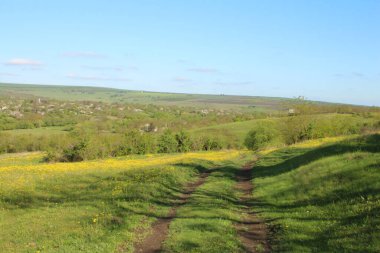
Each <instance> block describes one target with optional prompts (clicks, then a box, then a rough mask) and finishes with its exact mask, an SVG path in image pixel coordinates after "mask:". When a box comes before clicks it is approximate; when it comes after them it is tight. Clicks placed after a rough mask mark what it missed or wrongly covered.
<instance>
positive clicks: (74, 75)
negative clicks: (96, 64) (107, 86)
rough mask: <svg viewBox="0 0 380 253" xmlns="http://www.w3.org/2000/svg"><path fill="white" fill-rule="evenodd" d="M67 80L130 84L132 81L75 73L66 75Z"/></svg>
mask: <svg viewBox="0 0 380 253" xmlns="http://www.w3.org/2000/svg"><path fill="white" fill-rule="evenodd" d="M66 77H67V78H71V79H77V80H87V81H113V82H128V81H131V80H130V79H128V78H119V77H104V76H84V75H78V74H75V73H70V74H67V75H66Z"/></svg>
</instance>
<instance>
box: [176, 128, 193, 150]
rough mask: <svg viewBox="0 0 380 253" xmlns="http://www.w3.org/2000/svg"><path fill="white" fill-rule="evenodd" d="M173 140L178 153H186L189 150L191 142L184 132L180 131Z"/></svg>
mask: <svg viewBox="0 0 380 253" xmlns="http://www.w3.org/2000/svg"><path fill="white" fill-rule="evenodd" d="M175 138H176V140H177V151H178V152H188V151H190V150H191V146H192V141H191V139H190V136H189V135H188V134H187V133H186V132H184V131H180V132H179V133H177V134H176V135H175Z"/></svg>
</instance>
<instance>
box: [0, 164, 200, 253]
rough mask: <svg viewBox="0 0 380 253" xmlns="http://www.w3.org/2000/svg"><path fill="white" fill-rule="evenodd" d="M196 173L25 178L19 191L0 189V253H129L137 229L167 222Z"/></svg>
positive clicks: (139, 172) (145, 171)
mask: <svg viewBox="0 0 380 253" xmlns="http://www.w3.org/2000/svg"><path fill="white" fill-rule="evenodd" d="M28 173H29V174H32V173H33V172H24V174H28ZM197 173H198V171H197V168H194V167H185V166H181V165H177V166H175V168H173V166H164V167H161V168H159V167H158V168H157V167H155V168H143V169H129V170H125V171H123V170H116V171H115V170H110V171H107V170H98V171H96V170H95V171H94V170H90V172H88V173H80V174H78V173H77V172H75V171H74V172H59V173H58V172H57V173H56V174H54V173H52V174H46V175H42V177H41V175H38V176H37V175H36V176H35V177H33V175H30V176H29V177H26V176H25V177H24V178H26V180H28V182H26V183H25V182H14V183H15V184H16V186H17V185H18V184H19V185H20V187H19V188H17V187H13V188H12V190H9V189H8V188H7V186H6V185H3V186H2V187H0V238H1V240H0V252H38V251H40V252H114V251H118V252H131V251H132V247H133V242H134V241H136V240H138V238H139V236H140V237H141V236H143V234H140V235H139V234H136V233H135V231H136V229H138V228H140V229H141V228H142V229H147V228H148V227H149V225H150V223H151V222H152V221H153V220H154V218H153V217H158V216H165V215H166V213H167V212H168V210H169V204H170V203H171V201H173V199H175V198H176V197H177V196H178V194H179V191H180V190H181V188H182V187H183V185H184V184H185V183H186V182H190V181H191V180H193V178H194V177H195V175H196V174H197ZM0 177H2V175H0ZM0 179H1V180H6V178H0ZM21 181H22V180H21ZM147 214H149V215H147Z"/></svg>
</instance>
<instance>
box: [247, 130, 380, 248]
mask: <svg viewBox="0 0 380 253" xmlns="http://www.w3.org/2000/svg"><path fill="white" fill-rule="evenodd" d="M253 171H254V179H253V184H254V186H255V191H254V193H253V194H254V196H255V198H256V199H257V207H258V210H259V211H260V212H261V215H262V216H263V217H265V218H267V219H268V221H269V222H270V223H271V224H272V232H273V233H274V235H273V236H274V242H273V244H274V249H275V251H277V252H378V250H379V249H380V135H371V136H366V137H361V138H358V139H354V140H346V141H343V142H339V143H335V144H330V145H327V146H324V147H319V148H285V149H281V150H278V151H275V152H272V153H270V154H268V155H265V156H263V157H262V158H261V159H260V160H259V161H258V163H257V164H256V166H255V167H254V170H253Z"/></svg>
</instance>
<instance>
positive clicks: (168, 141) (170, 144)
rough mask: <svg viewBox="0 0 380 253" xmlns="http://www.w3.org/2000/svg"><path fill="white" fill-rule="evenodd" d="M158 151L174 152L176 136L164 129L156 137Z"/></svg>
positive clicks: (176, 144) (175, 149)
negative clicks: (158, 136)
mask: <svg viewBox="0 0 380 253" xmlns="http://www.w3.org/2000/svg"><path fill="white" fill-rule="evenodd" d="M157 146H158V153H174V152H176V151H177V146H178V143H177V139H176V136H175V135H174V134H173V133H172V132H171V131H170V130H166V131H165V132H164V133H163V134H162V135H161V136H160V138H159V139H158V144H157Z"/></svg>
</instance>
